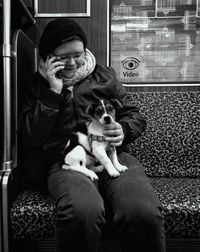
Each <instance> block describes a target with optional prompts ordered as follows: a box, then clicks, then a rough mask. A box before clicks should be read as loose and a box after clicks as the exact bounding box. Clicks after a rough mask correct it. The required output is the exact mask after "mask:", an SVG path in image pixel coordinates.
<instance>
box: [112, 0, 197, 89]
mask: <svg viewBox="0 0 200 252" xmlns="http://www.w3.org/2000/svg"><path fill="white" fill-rule="evenodd" d="M110 27H111V30H110V65H111V66H112V67H114V69H115V70H116V72H117V74H118V78H119V79H120V81H121V82H122V83H124V84H127V85H132V84H133V85H134V84H137V85H138V84H139V85H144V84H149V85H150V84H153V85H183V83H184V85H187V84H188V85H198V83H200V0H135V1H132V0H124V1H122V0H110Z"/></svg>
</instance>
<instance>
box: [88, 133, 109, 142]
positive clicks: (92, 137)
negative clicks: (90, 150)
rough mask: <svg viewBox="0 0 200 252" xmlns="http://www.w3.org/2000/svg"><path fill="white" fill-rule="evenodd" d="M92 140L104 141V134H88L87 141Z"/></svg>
mask: <svg viewBox="0 0 200 252" xmlns="http://www.w3.org/2000/svg"><path fill="white" fill-rule="evenodd" d="M92 141H98V142H105V141H106V139H105V137H104V136H98V135H94V134H89V142H90V143H91V142H92Z"/></svg>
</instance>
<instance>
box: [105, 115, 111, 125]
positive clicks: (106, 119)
mask: <svg viewBox="0 0 200 252" xmlns="http://www.w3.org/2000/svg"><path fill="white" fill-rule="evenodd" d="M111 121H112V120H111V117H110V116H105V117H104V122H105V124H110V123H111Z"/></svg>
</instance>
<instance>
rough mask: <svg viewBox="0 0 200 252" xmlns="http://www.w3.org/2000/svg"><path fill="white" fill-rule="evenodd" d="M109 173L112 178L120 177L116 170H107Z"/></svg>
mask: <svg viewBox="0 0 200 252" xmlns="http://www.w3.org/2000/svg"><path fill="white" fill-rule="evenodd" d="M107 172H108V174H109V175H110V176H111V177H112V178H116V177H119V176H120V173H119V172H118V171H117V170H116V169H107Z"/></svg>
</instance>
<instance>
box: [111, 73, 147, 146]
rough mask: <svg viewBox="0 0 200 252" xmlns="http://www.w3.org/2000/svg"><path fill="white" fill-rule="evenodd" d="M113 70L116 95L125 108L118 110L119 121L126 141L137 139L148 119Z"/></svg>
mask: <svg viewBox="0 0 200 252" xmlns="http://www.w3.org/2000/svg"><path fill="white" fill-rule="evenodd" d="M112 71H113V76H114V86H115V92H116V97H117V99H118V100H120V101H121V102H122V104H123V108H122V109H119V110H118V113H117V115H116V116H117V121H118V122H119V123H120V124H121V125H122V128H123V131H124V143H130V142H133V141H134V140H136V139H137V138H138V137H139V136H140V135H141V134H142V132H143V131H145V129H146V120H145V118H144V117H143V115H141V114H140V112H139V109H138V108H137V107H136V105H135V104H134V103H133V102H132V101H131V100H130V96H129V94H128V93H127V91H126V89H125V87H124V86H123V85H122V84H121V83H120V82H119V80H118V79H117V78H116V73H115V71H114V70H113V69H112Z"/></svg>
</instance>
